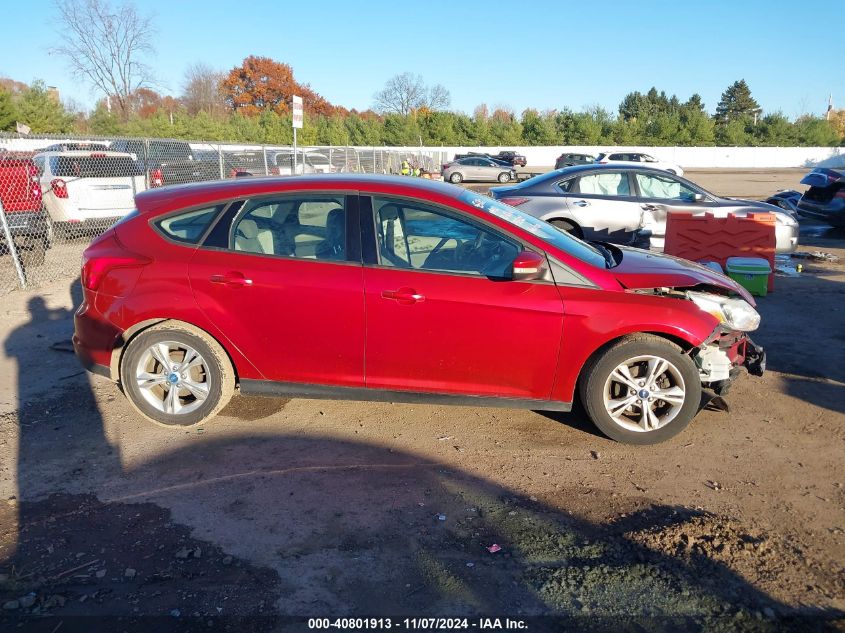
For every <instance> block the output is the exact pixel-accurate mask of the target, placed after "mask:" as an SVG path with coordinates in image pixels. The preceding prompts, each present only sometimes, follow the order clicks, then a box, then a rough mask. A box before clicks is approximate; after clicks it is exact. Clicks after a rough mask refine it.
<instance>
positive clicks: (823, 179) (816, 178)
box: [801, 167, 845, 189]
mask: <svg viewBox="0 0 845 633" xmlns="http://www.w3.org/2000/svg"><path fill="white" fill-rule="evenodd" d="M840 180H845V173H843V172H841V171H836V170H835V169H827V168H826V167H817V168H816V169H814V170H813V171H811V172H810V173H809V174H807V175H806V176H804V177H803V178H802V179H801V184H802V185H809V186H811V187H821V188H822V189H824V188H825V187H829V186H830V185H832V184H833V183H835V182H838V181H840Z"/></svg>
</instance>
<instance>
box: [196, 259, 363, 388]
mask: <svg viewBox="0 0 845 633" xmlns="http://www.w3.org/2000/svg"><path fill="white" fill-rule="evenodd" d="M215 275H223V276H225V277H226V278H227V279H232V280H234V282H228V283H219V282H212V281H210V279H211V278H212V277H213V276H215ZM188 277H189V278H190V280H191V288H192V290H193V297H194V299H195V300H196V303H197V305H198V306H199V308H200V310H202V312H203V314H204V315H205V316H206V317H207V318H208V320H210V321H211V322H212V323H214V324H215V325H216V326H217V327H218V329H220V330H221V331H222V332H225V333H226V337H227V339H228V340H229V341H231V342H233V343H236V344H237V346H238V349H239V350H240V352H241V353H242V354H243V355H244V356H246V357H247V358H250V359H251V360H252V363H253V365H255V367H256V368H257V369H258V371H259V372H261V374H262V376H264V377H265V378H266V379H268V380H278V381H287V382H305V383H314V384H332V385H342V386H348V387H363V386H364V293H363V281H362V270H361V265H360V264H351V263H350V264H347V263H332V262H318V261H311V260H304V259H288V258H280V257H266V256H265V257H262V256H256V255H252V254H247V253H241V252H235V251H229V252H227V251H218V250H214V251H212V250H203V249H197V250H196V251H195V252H194V255H193V257H192V258H191V261H190V264H189V265H188ZM239 279H240V280H244V281H243V282H238V281H237V280H239ZM247 282H249V283H247ZM241 283H243V284H245V285H240V284H241Z"/></svg>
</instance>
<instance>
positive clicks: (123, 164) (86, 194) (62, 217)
mask: <svg viewBox="0 0 845 633" xmlns="http://www.w3.org/2000/svg"><path fill="white" fill-rule="evenodd" d="M33 160H34V162H35V164H36V166H37V167H38V171H39V173H40V183H41V191H42V194H43V198H44V206H45V208H46V209H47V213H48V216H49V219H50V222H51V223H52V224H53V226H54V227H55V230H56V232H57V233H59V234H62V235H65V234H69V233H72V232H74V231H75V230H76V229H79V228H82V227H84V226H85V225H89V226H90V225H92V224H93V225H95V228H96V229H101V228H102V227H103V225H104V224H105V223H107V222H110V221H114V220H117V219H119V218H121V217H123V216H125V215H126V214H127V213H129V212H130V211H132V210H133V209H134V208H135V194H136V193H140V192H142V191H144V190H145V189H146V184H145V182H144V174H143V172H142V171H141V168H140V167H139V165H138V163H137V162H136V161H135V158H134V156H133V155H131V154H127V153H125V152H112V151H97V152H87V151H85V152H83V151H78V150H71V151H58V152H42V153H40V154H36V155H35V158H34V159H33Z"/></svg>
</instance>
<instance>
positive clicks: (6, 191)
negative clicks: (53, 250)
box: [0, 152, 52, 265]
mask: <svg viewBox="0 0 845 633" xmlns="http://www.w3.org/2000/svg"><path fill="white" fill-rule="evenodd" d="M0 202H2V203H3V211H4V212H5V213H6V222H7V223H8V226H9V232H10V233H11V235H12V239H14V241H15V247H16V248H17V249H18V251H19V255H20V257H21V260H22V261H23V263H24V264H27V265H38V264H41V263H42V262H43V261H44V256H45V254H46V252H47V249H49V248H50V245H51V240H52V234H51V231H50V223H49V222H48V221H47V215H46V213H45V211H44V204H43V198H42V195H41V184H40V183H39V179H38V168H37V167H36V166H35V163H34V162H33V160H32V155H31V154H29V153H15V152H8V153H5V152H4V153H0ZM0 244H3V245H4V252H5V250H6V249H5V239H4V237H3V236H2V235H0Z"/></svg>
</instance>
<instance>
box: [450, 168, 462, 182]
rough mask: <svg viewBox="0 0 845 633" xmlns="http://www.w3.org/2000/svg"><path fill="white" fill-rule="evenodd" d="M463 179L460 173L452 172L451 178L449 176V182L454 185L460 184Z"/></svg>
mask: <svg viewBox="0 0 845 633" xmlns="http://www.w3.org/2000/svg"><path fill="white" fill-rule="evenodd" d="M463 179H464V177H463V176H462V175H461V174H460V172H457V171H456V172H454V173H453V174H452V175H451V176H449V182H453V183H455V184H456V185H457V184H458V183H459V182H461V181H462V180H463Z"/></svg>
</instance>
